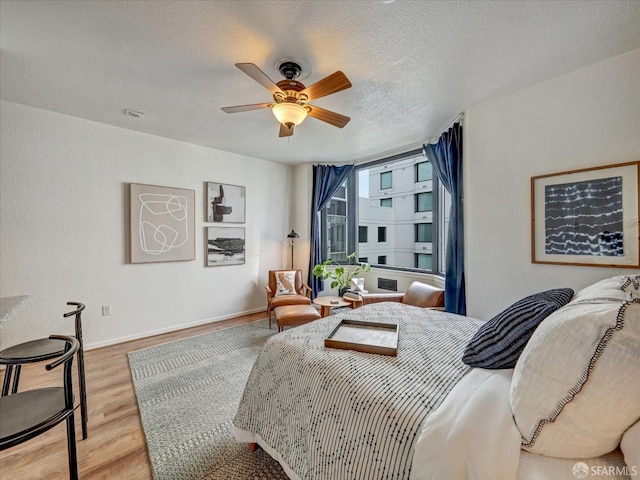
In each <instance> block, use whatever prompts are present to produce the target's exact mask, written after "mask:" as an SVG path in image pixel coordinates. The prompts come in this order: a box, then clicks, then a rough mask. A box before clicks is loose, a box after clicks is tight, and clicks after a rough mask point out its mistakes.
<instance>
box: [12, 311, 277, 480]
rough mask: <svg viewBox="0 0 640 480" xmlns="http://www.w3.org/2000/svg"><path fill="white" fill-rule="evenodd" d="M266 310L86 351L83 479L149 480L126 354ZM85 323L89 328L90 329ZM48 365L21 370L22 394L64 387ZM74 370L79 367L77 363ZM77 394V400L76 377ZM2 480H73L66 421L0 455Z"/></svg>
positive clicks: (80, 458) (79, 440) (250, 317)
mask: <svg viewBox="0 0 640 480" xmlns="http://www.w3.org/2000/svg"><path fill="white" fill-rule="evenodd" d="M265 317H266V313H265V312H261V313H255V314H251V315H246V316H243V317H238V318H234V319H230V320H224V321H221V322H215V323H210V324H207V325H201V326H197V327H193V328H189V329H185V330H179V331H176V332H171V333H166V334H162V335H157V336H154V337H148V338H143V339H140V340H134V341H131V342H126V343H121V344H118V345H112V346H108V347H103V348H98V349H95V350H89V351H86V352H85V370H86V381H87V403H88V408H89V437H88V438H87V439H86V440H82V429H81V426H80V409H77V410H76V415H75V420H76V439H77V448H78V469H79V476H80V478H81V479H110V480H111V479H125V480H143V479H144V480H146V479H151V478H152V476H151V464H150V462H149V456H148V454H147V446H146V443H145V438H144V432H143V430H142V424H141V421H140V413H139V412H138V404H137V402H136V396H135V393H134V390H133V382H132V381H131V373H130V370H129V360H128V358H127V353H128V352H130V351H133V350H140V349H141V348H146V347H151V346H153V345H159V344H161V343H166V342H171V341H173V340H178V339H181V338H187V337H191V336H194V335H199V334H202V333H207V332H212V331H215V330H220V329H222V328H227V327H232V326H235V325H240V324H242V323H247V322H252V321H255V320H260V319H262V318H265ZM87 328H88V327H87V326H86V325H85V330H87ZM44 365H45V364H44V363H40V364H36V365H30V366H28V367H25V368H23V370H22V374H21V376H20V390H27V389H30V388H39V387H42V386H49V385H61V381H62V372H61V370H60V369H59V368H58V369H55V370H53V371H51V372H47V371H45V368H44ZM74 370H76V363H75V362H74ZM75 380H76V383H75V384H74V393H75V394H76V398H77V397H78V390H77V379H75ZM0 478H1V479H2V480H5V479H6V480H9V479H12V480H32V479H33V480H44V479H47V480H57V479H66V478H69V473H68V464H67V443H66V429H65V424H64V422H62V423H61V424H60V425H57V426H56V427H54V428H53V429H51V430H49V431H48V432H47V433H45V434H43V435H40V436H39V437H36V438H34V439H32V440H29V441H28V442H25V443H23V444H22V445H18V446H16V447H13V448H10V449H8V450H4V451H2V452H0Z"/></svg>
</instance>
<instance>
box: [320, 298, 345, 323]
mask: <svg viewBox="0 0 640 480" xmlns="http://www.w3.org/2000/svg"><path fill="white" fill-rule="evenodd" d="M313 303H314V304H316V305H319V306H320V316H321V317H322V318H324V317H326V316H328V315H330V314H331V309H332V308H334V307H348V306H349V305H350V302H347V301H345V299H344V298H342V297H330V296H329V297H317V298H316V299H315V300H314V301H313Z"/></svg>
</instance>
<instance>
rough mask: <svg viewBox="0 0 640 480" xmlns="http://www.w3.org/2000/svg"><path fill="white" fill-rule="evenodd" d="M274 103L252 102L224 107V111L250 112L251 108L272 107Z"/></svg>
mask: <svg viewBox="0 0 640 480" xmlns="http://www.w3.org/2000/svg"><path fill="white" fill-rule="evenodd" d="M271 106H273V103H252V104H251V105H236V106H234V107H222V109H221V110H222V111H223V112H226V113H238V112H248V111H250V110H260V109H262V108H271Z"/></svg>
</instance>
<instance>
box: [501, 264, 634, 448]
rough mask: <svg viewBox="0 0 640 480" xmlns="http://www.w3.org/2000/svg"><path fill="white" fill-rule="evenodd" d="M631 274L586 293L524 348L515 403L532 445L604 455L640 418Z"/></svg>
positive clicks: (525, 445)
mask: <svg viewBox="0 0 640 480" xmlns="http://www.w3.org/2000/svg"><path fill="white" fill-rule="evenodd" d="M623 278H624V277H622V276H621V277H614V278H613V279H608V280H607V281H603V282H598V284H600V287H601V288H599V289H598V288H594V287H595V286H593V285H592V286H591V287H587V288H586V289H583V290H582V291H580V292H578V294H576V296H575V297H574V300H572V301H571V302H570V303H569V304H567V305H565V306H564V307H562V308H561V309H559V310H557V311H555V312H554V313H552V314H551V315H549V317H547V318H546V319H545V320H544V321H543V322H542V323H541V324H540V326H539V327H538V328H537V330H536V331H535V333H534V334H533V336H532V337H531V339H530V340H529V342H528V344H527V346H526V347H525V349H524V351H523V352H522V355H521V356H520V358H519V360H518V362H517V364H516V367H515V370H514V375H513V382H512V385H511V406H512V409H513V413H514V419H515V421H516V424H517V425H518V428H519V430H520V433H521V434H522V438H523V441H522V445H523V448H524V449H525V450H528V451H530V452H533V453H538V454H542V455H547V456H551V457H560V458H586V457H595V456H599V455H603V454H605V453H607V452H610V451H612V450H614V449H615V448H616V447H617V446H618V444H619V443H620V439H621V437H622V434H623V432H624V431H625V430H626V429H627V428H629V426H630V425H631V424H633V423H634V422H636V421H637V420H638V418H640V374H639V373H638V372H640V299H639V298H634V299H632V300H624V298H626V294H625V292H624V291H622V287H623Z"/></svg>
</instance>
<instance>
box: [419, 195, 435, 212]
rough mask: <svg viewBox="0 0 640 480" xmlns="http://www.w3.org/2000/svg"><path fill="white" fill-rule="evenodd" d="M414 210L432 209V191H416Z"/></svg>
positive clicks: (428, 210) (426, 210) (424, 210)
mask: <svg viewBox="0 0 640 480" xmlns="http://www.w3.org/2000/svg"><path fill="white" fill-rule="evenodd" d="M415 196H416V212H431V211H432V210H433V193H431V192H421V193H416V195H415Z"/></svg>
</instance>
